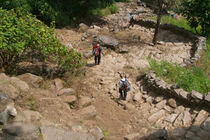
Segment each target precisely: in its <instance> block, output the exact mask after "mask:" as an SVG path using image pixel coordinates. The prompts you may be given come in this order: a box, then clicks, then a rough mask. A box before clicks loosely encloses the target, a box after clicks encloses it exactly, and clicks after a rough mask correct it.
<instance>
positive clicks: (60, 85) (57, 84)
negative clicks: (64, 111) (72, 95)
mask: <svg viewBox="0 0 210 140" xmlns="http://www.w3.org/2000/svg"><path fill="white" fill-rule="evenodd" d="M54 83H55V87H56V89H57V90H61V89H62V88H64V81H63V80H61V79H59V78H56V79H55V80H54Z"/></svg>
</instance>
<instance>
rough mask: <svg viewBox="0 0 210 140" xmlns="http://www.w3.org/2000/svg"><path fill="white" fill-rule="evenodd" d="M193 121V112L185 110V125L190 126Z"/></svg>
mask: <svg viewBox="0 0 210 140" xmlns="http://www.w3.org/2000/svg"><path fill="white" fill-rule="evenodd" d="M191 123H192V118H191V114H190V112H189V111H184V118H183V124H184V126H186V127H187V126H190V125H191Z"/></svg>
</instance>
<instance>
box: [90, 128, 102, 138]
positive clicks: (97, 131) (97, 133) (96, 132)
mask: <svg viewBox="0 0 210 140" xmlns="http://www.w3.org/2000/svg"><path fill="white" fill-rule="evenodd" d="M89 132H90V133H91V134H92V135H93V136H94V137H95V139H96V140H103V139H104V134H103V131H102V130H101V129H100V128H99V127H94V128H92V129H90V131H89Z"/></svg>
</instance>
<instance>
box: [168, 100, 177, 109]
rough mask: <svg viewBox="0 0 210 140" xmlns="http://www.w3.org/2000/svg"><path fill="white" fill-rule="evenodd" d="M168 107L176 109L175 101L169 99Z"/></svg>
mask: <svg viewBox="0 0 210 140" xmlns="http://www.w3.org/2000/svg"><path fill="white" fill-rule="evenodd" d="M168 105H169V106H171V107H173V108H176V107H177V105H176V100H174V99H172V98H171V99H169V100H168Z"/></svg>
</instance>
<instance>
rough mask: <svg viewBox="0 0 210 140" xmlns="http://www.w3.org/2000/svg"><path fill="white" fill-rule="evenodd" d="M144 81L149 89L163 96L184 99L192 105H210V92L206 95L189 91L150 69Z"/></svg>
mask: <svg viewBox="0 0 210 140" xmlns="http://www.w3.org/2000/svg"><path fill="white" fill-rule="evenodd" d="M143 83H144V84H145V85H146V87H148V88H149V90H152V91H155V93H158V94H160V95H163V96H168V97H172V98H176V99H179V100H182V101H183V102H184V103H185V104H187V103H188V104H191V105H202V106H208V107H210V92H209V93H207V94H204V95H203V94H201V93H199V92H196V91H192V92H191V93H189V92H187V91H184V90H183V89H181V88H179V87H178V86H177V85H175V84H168V83H166V82H165V81H163V80H161V79H160V78H158V77H156V74H155V73H154V72H153V71H150V72H148V73H146V74H145V75H144V76H143Z"/></svg>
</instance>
